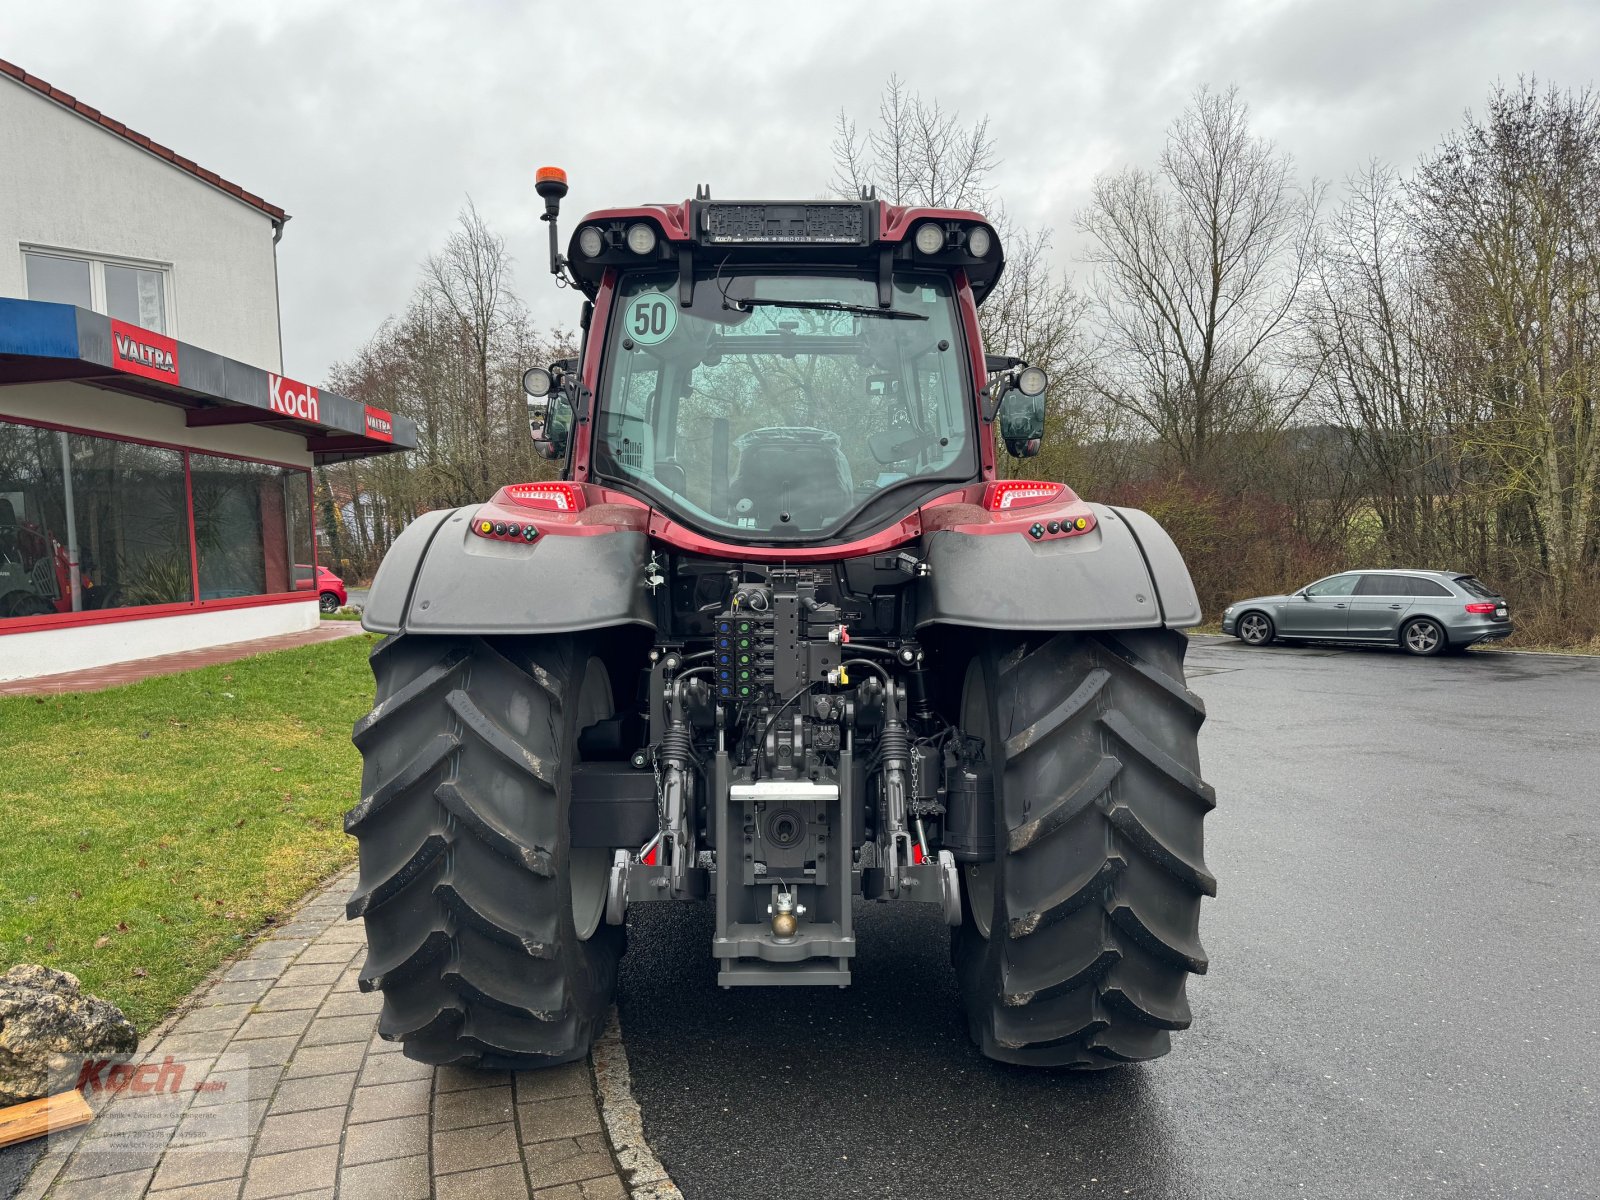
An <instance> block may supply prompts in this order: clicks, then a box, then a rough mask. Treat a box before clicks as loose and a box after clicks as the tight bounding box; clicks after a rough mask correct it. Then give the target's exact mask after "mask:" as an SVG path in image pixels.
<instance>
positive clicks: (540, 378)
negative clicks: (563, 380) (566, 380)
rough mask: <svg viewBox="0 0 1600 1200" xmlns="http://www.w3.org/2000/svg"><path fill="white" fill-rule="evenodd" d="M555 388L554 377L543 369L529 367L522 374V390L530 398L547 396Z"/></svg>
mask: <svg viewBox="0 0 1600 1200" xmlns="http://www.w3.org/2000/svg"><path fill="white" fill-rule="evenodd" d="M555 386H556V381H555V377H554V376H553V375H551V374H550V372H549V371H547V370H545V369H544V368H543V367H529V368H528V369H527V370H526V371H524V372H523V373H522V390H523V391H525V392H527V393H528V395H530V396H548V395H549V394H550V393H551V392H552V391H554V390H555Z"/></svg>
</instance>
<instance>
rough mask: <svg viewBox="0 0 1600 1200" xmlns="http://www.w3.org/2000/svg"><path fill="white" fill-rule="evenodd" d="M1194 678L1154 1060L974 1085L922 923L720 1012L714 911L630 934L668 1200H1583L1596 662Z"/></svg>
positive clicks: (1310, 668) (1355, 652) (1598, 797)
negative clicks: (1195, 883)
mask: <svg viewBox="0 0 1600 1200" xmlns="http://www.w3.org/2000/svg"><path fill="white" fill-rule="evenodd" d="M1189 668H1190V675H1191V686H1193V687H1194V689H1195V690H1196V691H1197V692H1199V693H1200V694H1201V695H1202V696H1203V697H1204V698H1205V701H1206V704H1207V706H1208V708H1209V711H1210V718H1209V720H1208V723H1207V725H1206V727H1205V730H1204V731H1203V733H1202V735H1201V737H1202V740H1201V755H1202V763H1203V765H1204V768H1205V772H1206V775H1207V777H1208V778H1209V779H1210V780H1211V782H1212V783H1213V784H1214V785H1215V786H1216V789H1217V793H1218V797H1219V805H1218V808H1217V810H1216V811H1215V812H1213V813H1212V814H1211V816H1210V817H1209V818H1208V819H1207V825H1206V829H1207V851H1206V854H1207V859H1208V861H1209V863H1210V866H1211V868H1212V870H1213V871H1214V872H1215V874H1216V875H1217V877H1218V879H1219V881H1220V895H1219V897H1218V899H1216V900H1215V901H1211V902H1208V904H1207V906H1206V908H1205V910H1204V915H1203V916H1202V919H1201V935H1202V940H1203V941H1204V943H1205V945H1206V948H1207V949H1208V951H1209V952H1210V957H1211V970H1210V973H1209V974H1208V975H1206V976H1204V977H1201V978H1198V979H1196V980H1194V981H1193V982H1192V983H1191V985H1190V989H1189V994H1190V1000H1191V1004H1192V1007H1193V1009H1194V1017H1195V1023H1194V1028H1192V1029H1190V1030H1188V1031H1187V1032H1184V1033H1179V1034H1174V1036H1173V1045H1174V1049H1173V1053H1172V1054H1171V1055H1170V1056H1168V1057H1167V1058H1164V1059H1161V1060H1158V1061H1156V1062H1153V1063H1148V1064H1143V1065H1139V1066H1133V1067H1128V1068H1124V1069H1121V1070H1116V1071H1109V1072H1101V1073H1096V1074H1089V1075H1078V1074H1051V1073H1046V1072H1035V1071H1028V1070H1023V1069H1019V1068H1013V1067H1007V1066H1003V1065H1001V1064H997V1063H991V1062H989V1061H987V1060H985V1059H984V1058H982V1057H981V1056H980V1055H979V1054H978V1053H977V1051H976V1050H975V1049H974V1048H973V1047H972V1045H971V1044H970V1043H969V1041H968V1039H967V1035H966V1027H965V1023H964V1020H963V1018H962V1016H961V1013H960V1009H959V1006H958V1000H957V994H956V985H955V978H954V975H953V973H952V971H951V969H950V960H949V952H948V932H947V930H946V929H945V927H944V926H943V925H942V924H941V923H940V922H939V921H938V919H937V918H936V917H935V915H934V909H933V908H932V907H931V906H928V907H924V906H920V905H896V906H886V905H865V906H861V907H860V908H859V909H858V936H859V945H860V952H859V957H858V958H857V960H856V965H855V972H854V974H855V983H854V984H853V986H852V987H851V988H850V989H849V990H846V991H839V990H825V989H809V988H797V989H741V990H732V991H720V990H719V989H718V988H717V987H716V984H715V969H714V967H713V964H712V960H711V957H710V952H709V951H710V941H711V935H712V924H711V917H710V913H709V911H708V910H701V909H699V908H698V907H697V906H692V905H653V906H647V905H641V906H636V907H635V908H634V910H633V911H632V913H630V918H629V919H630V925H631V931H630V943H629V950H628V954H627V957H626V958H625V959H624V961H623V969H622V971H623V973H622V986H621V1000H620V1004H621V1014H622V1028H623V1034H624V1038H625V1041H626V1044H627V1048H628V1054H629V1057H630V1059H631V1062H632V1068H633V1086H634V1092H635V1095H636V1096H637V1098H638V1100H639V1102H640V1104H641V1105H642V1107H643V1111H644V1118H645V1129H646V1133H647V1134H648V1136H649V1138H650V1141H651V1144H652V1145H653V1146H654V1147H655V1149H656V1151H657V1153H658V1154H659V1155H660V1157H661V1159H662V1160H663V1162H665V1164H666V1166H667V1167H668V1169H669V1170H670V1171H671V1172H672V1175H673V1178H674V1179H675V1180H676V1181H677V1182H678V1184H679V1186H680V1187H681V1188H682V1189H683V1192H684V1195H685V1196H686V1197H688V1198H689V1200H710V1198H713V1197H745V1196H750V1195H761V1196H774V1197H783V1198H785V1200H805V1198H809V1197H833V1196H846V1195H850V1196H857V1195H858V1196H883V1197H900V1196H904V1197H928V1196H951V1197H966V1196H973V1197H986V1198H996V1200H997V1198H999V1197H1006V1198H1007V1200H1009V1198H1012V1197H1057V1196H1108V1197H1121V1196H1136V1197H1159V1198H1165V1197H1172V1198H1184V1200H1187V1198H1189V1197H1206V1198H1210V1197H1217V1198H1226V1200H1234V1198H1244V1197H1274V1198H1277V1197H1284V1196H1307V1197H1347V1196H1348V1197H1369V1196H1372V1197H1377V1196H1381V1197H1433V1196H1442V1197H1484V1196H1550V1197H1562V1198H1564V1200H1565V1198H1568V1197H1591V1196H1600V945H1597V944H1596V927H1597V923H1600V660H1595V659H1579V658H1559V657H1553V656H1550V657H1546V656H1530V655H1511V654H1494V655H1490V654H1478V653H1474V654H1472V655H1469V656H1467V657H1466V658H1444V659H1427V660H1424V659H1412V658H1407V657H1404V656H1402V655H1400V654H1398V653H1395V652H1392V651H1385V650H1361V649H1348V648H1331V647H1330V648H1326V649H1323V648H1306V649H1286V648H1282V647H1273V648H1270V649H1266V650H1249V649H1246V648H1244V647H1243V646H1240V645H1239V644H1238V643H1236V642H1233V641H1232V640H1227V641H1223V640H1221V639H1196V640H1195V641H1194V643H1193V644H1192V645H1191V648H1190V654H1189Z"/></svg>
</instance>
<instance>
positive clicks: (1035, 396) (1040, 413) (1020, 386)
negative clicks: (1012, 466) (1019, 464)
mask: <svg viewBox="0 0 1600 1200" xmlns="http://www.w3.org/2000/svg"><path fill="white" fill-rule="evenodd" d="M1049 386H1050V379H1049V377H1048V376H1047V375H1046V374H1045V373H1044V372H1043V371H1041V370H1040V369H1039V368H1038V367H1028V368H1026V369H1025V370H1023V371H1021V372H1020V373H1019V374H1018V375H1017V377H1016V379H1015V380H1014V381H1013V382H1012V385H1011V388H1010V390H1009V391H1007V392H1006V393H1005V395H1004V396H1002V397H1001V398H1000V413H999V416H1000V437H1001V438H1002V439H1003V440H1004V441H1005V444H1006V450H1007V452H1008V453H1009V454H1010V455H1011V457H1012V458H1032V457H1033V456H1034V455H1036V454H1038V453H1039V448H1040V446H1041V444H1042V443H1043V441H1044V393H1045V389H1046V388H1048V387H1049Z"/></svg>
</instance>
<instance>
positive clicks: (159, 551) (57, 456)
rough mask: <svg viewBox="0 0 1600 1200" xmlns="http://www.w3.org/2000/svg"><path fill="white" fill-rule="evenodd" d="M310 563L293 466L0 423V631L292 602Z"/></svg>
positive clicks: (306, 486)
mask: <svg viewBox="0 0 1600 1200" xmlns="http://www.w3.org/2000/svg"><path fill="white" fill-rule="evenodd" d="M191 530H193V536H192V537H191V532H190V531H191ZM315 561H316V560H315V557H314V549H313V545H312V530H311V483H310V473H309V472H307V471H301V470H295V469H293V468H289V467H280V466H276V465H273V464H270V463H259V462H246V461H244V460H241V459H233V458H226V457H223V456H221V455H214V454H200V453H195V452H191V451H187V450H180V449H175V448H169V447H163V446H151V445H147V444H145V443H143V442H133V441H127V440H124V439H121V438H109V437H98V436H95V435H91V434H83V433H72V432H68V431H65V430H57V429H48V428H43V427H40V426H35V425H24V424H21V423H18V422H12V421H5V420H0V633H3V632H4V631H5V629H6V627H7V626H8V625H9V624H10V623H11V621H13V620H16V619H28V618H34V619H37V618H39V617H46V616H51V615H53V614H70V613H90V612H96V611H99V610H108V609H133V608H141V607H147V606H151V605H165V606H168V611H171V610H172V609H174V608H197V607H204V605H205V604H206V603H207V602H208V601H210V602H214V601H219V600H237V599H241V598H248V597H255V596H261V597H267V596H274V595H278V594H281V593H293V592H295V591H299V592H301V593H304V592H305V591H307V590H308V588H310V586H311V585H309V584H305V583H301V582H300V580H299V579H298V578H297V576H298V574H300V573H301V572H300V568H302V567H305V566H306V564H310V563H313V562H315ZM196 563H198V565H199V578H198V580H197V579H196V578H195V570H194V567H195V564H196ZM297 585H298V586H297Z"/></svg>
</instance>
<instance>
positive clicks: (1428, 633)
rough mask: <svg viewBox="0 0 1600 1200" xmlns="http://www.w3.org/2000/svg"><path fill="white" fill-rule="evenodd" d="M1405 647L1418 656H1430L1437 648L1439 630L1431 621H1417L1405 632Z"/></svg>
mask: <svg viewBox="0 0 1600 1200" xmlns="http://www.w3.org/2000/svg"><path fill="white" fill-rule="evenodd" d="M1406 645H1408V646H1410V647H1411V648H1412V649H1413V650H1415V651H1416V652H1417V653H1418V654H1431V653H1432V652H1433V651H1434V650H1436V649H1437V648H1438V646H1439V628H1438V626H1436V625H1435V624H1434V623H1433V622H1432V621H1418V622H1417V623H1416V624H1415V625H1413V626H1411V628H1409V629H1407V630H1406Z"/></svg>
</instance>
